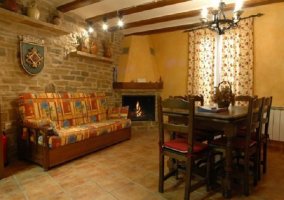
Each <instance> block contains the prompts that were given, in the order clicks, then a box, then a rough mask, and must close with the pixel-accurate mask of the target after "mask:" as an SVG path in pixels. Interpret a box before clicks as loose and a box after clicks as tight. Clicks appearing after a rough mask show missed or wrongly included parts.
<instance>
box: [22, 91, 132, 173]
mask: <svg viewBox="0 0 284 200" xmlns="http://www.w3.org/2000/svg"><path fill="white" fill-rule="evenodd" d="M127 114H128V107H108V106H107V100H106V96H105V94H104V93H67V92H65V93H37V94H33V93H23V94H21V95H20V96H19V115H20V122H21V131H20V134H19V140H18V141H19V142H18V144H19V145H18V150H19V156H20V158H23V159H26V160H30V161H32V162H35V163H37V164H39V165H41V166H42V167H43V168H44V169H45V170H48V169H50V168H51V167H53V166H56V165H59V164H62V163H64V162H67V161H70V160H72V159H75V158H78V157H80V156H83V155H85V154H88V153H91V152H94V151H96V150H99V149H102V148H105V147H107V146H110V145H113V144H115V143H118V142H121V141H124V140H128V139H130V138H131V120H130V119H128V118H127Z"/></svg>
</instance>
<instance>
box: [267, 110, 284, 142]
mask: <svg viewBox="0 0 284 200" xmlns="http://www.w3.org/2000/svg"><path fill="white" fill-rule="evenodd" d="M269 137H270V139H271V140H275V141H282V142H284V107H271V111H270V122H269Z"/></svg>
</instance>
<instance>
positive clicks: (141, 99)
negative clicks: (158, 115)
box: [122, 95, 156, 121]
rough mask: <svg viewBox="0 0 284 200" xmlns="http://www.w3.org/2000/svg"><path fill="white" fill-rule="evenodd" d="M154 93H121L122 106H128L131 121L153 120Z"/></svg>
mask: <svg viewBox="0 0 284 200" xmlns="http://www.w3.org/2000/svg"><path fill="white" fill-rule="evenodd" d="M155 99H156V96H155V95H122V106H129V114H128V116H129V118H130V119H131V120H132V121H155Z"/></svg>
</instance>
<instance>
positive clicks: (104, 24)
mask: <svg viewBox="0 0 284 200" xmlns="http://www.w3.org/2000/svg"><path fill="white" fill-rule="evenodd" d="M102 29H103V30H104V31H107V30H108V24H107V18H106V17H104V19H103V24H102Z"/></svg>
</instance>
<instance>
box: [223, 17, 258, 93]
mask: <svg viewBox="0 0 284 200" xmlns="http://www.w3.org/2000/svg"><path fill="white" fill-rule="evenodd" d="M222 45H223V50H222V68H221V80H223V81H229V82H231V83H232V88H233V93H235V94H236V95H252V94H253V18H249V19H245V20H242V21H240V22H239V24H238V28H236V29H231V30H229V31H227V32H226V33H225V34H224V35H223V44H222Z"/></svg>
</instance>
